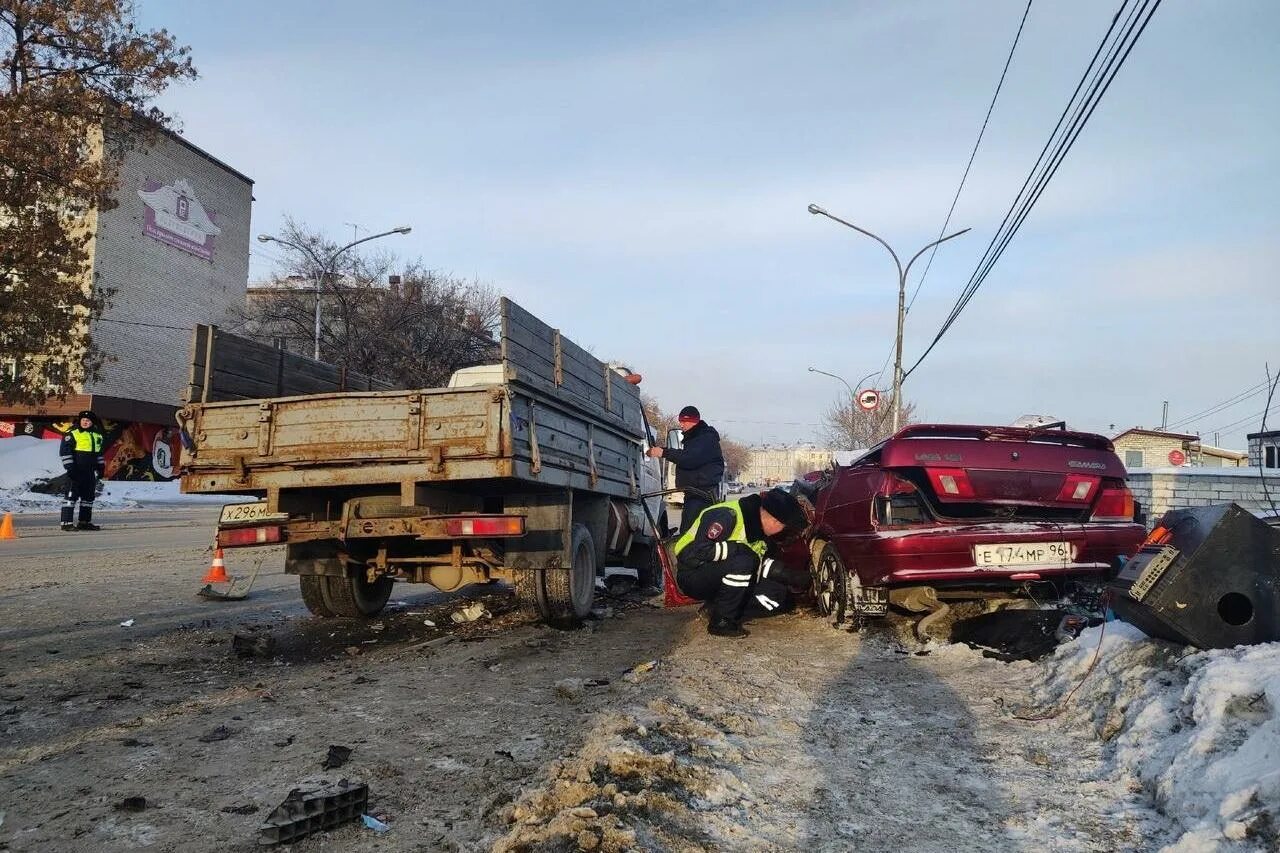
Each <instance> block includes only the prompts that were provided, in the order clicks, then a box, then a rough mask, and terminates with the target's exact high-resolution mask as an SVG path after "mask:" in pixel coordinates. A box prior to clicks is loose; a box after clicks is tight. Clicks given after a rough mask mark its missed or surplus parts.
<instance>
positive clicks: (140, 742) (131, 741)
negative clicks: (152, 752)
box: [120, 737, 154, 747]
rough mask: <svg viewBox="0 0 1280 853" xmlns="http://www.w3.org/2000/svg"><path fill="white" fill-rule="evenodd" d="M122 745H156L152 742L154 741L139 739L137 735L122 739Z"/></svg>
mask: <svg viewBox="0 0 1280 853" xmlns="http://www.w3.org/2000/svg"><path fill="white" fill-rule="evenodd" d="M120 745H121V746H134V747H141V746H154V744H152V743H151V741H148V740H138V739H137V738H136V737H127V738H125V739H124V740H122V741H120Z"/></svg>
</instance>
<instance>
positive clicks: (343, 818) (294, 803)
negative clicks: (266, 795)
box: [258, 779, 369, 844]
mask: <svg viewBox="0 0 1280 853" xmlns="http://www.w3.org/2000/svg"><path fill="white" fill-rule="evenodd" d="M368 807H369V786H368V785H364V784H359V785H352V784H351V783H350V782H347V780H345V779H343V780H341V781H339V782H338V784H337V785H335V786H332V787H329V788H322V789H319V790H313V791H303V790H301V789H299V788H294V789H293V790H292V791H290V792H289V795H288V796H287V797H285V799H284V802H282V803H281V804H280V805H278V806H276V807H275V809H273V810H272V812H271V814H269V815H268V816H267V819H266V820H265V821H264V822H263V824H262V826H260V827H259V828H258V842H259V843H260V844H292V843H293V842H295V841H298V840H299V839H302V838H305V837H307V836H308V835H310V834H312V833H313V832H320V831H321V830H325V829H331V828H333V827H335V826H340V825H341V824H344V823H348V822H350V821H353V820H357V819H359V818H360V817H361V816H362V815H363V814H364V812H365V809H367V808H368Z"/></svg>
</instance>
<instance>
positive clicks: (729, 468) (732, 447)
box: [720, 435, 751, 480]
mask: <svg viewBox="0 0 1280 853" xmlns="http://www.w3.org/2000/svg"><path fill="white" fill-rule="evenodd" d="M720 452H721V453H723V454H724V476H725V477H726V478H727V479H729V480H736V479H738V475H739V474H741V473H742V472H743V470H745V469H746V467H747V463H748V462H749V461H751V450H750V449H749V448H748V447H747V446H746V445H745V444H742V443H740V442H737V441H734V440H733V439H732V438H729V437H728V436H725V435H722V436H720Z"/></svg>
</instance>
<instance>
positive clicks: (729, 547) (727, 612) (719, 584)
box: [673, 489, 808, 639]
mask: <svg viewBox="0 0 1280 853" xmlns="http://www.w3.org/2000/svg"><path fill="white" fill-rule="evenodd" d="M807 524H808V518H807V517H806V516H805V513H804V510H803V509H802V508H801V506H800V503H799V501H797V500H796V499H795V498H794V497H793V496H792V495H791V494H790V493H789V492H786V491H783V490H782V489H772V490H770V491H768V492H765V493H764V494H763V495H747V496H746V497H743V498H738V499H737V500H730V501H725V502H723V503H718V504H713V505H712V506H709V507H707V508H706V509H705V510H703V511H702V514H701V515H699V516H698V519H697V521H695V522H694V523H693V525H692V526H690V527H689V529H688V530H687V531H685V533H684V534H683V535H682V536H681V537H680V538H679V539H677V540H676V544H675V547H674V548H673V551H674V552H675V555H676V582H677V583H678V584H679V585H680V589H681V591H683V592H684V593H685V595H688V596H689V597H690V598H696V599H698V600H699V601H705V602H706V603H707V609H708V611H709V612H710V615H711V620H710V622H709V624H708V625H707V631H708V632H709V633H711V634H714V635H715V636H717V637H732V638H734V639H738V638H741V637H745V636H747V632H746V631H745V630H743V628H742V616H743V613H744V612H745V611H746V609H747V606H748V604H749V603H750V602H751V597H750V596H751V594H752V592H753V591H756V590H757V589H759V588H765V587H767V588H768V589H769V590H770V592H761V593H760V596H761V597H760V598H759V604H760V606H761V608H762V609H763V610H764V612H774V611H775V610H777V609H778V608H779V607H780V605H781V602H780V601H778V599H777V598H774V597H772V595H773V593H772V589H773V588H774V587H775V586H777V584H776V583H774V582H773V579H772V578H764V577H763V570H766V569H767V568H768V567H769V565H770V563H771V562H772V561H769V560H766V559H765V553H766V552H767V551H768V549H769V542H768V539H769V537H771V536H779V535H780V534H782V533H784V532H785V531H787V530H792V531H800V530H803V529H804V528H805V526H806V525H807ZM765 599H767V600H768V602H769V603H766V601H765Z"/></svg>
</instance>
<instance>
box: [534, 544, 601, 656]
mask: <svg viewBox="0 0 1280 853" xmlns="http://www.w3.org/2000/svg"><path fill="white" fill-rule="evenodd" d="M569 559H570V568H569V569H568V570H567V571H566V570H564V569H549V570H547V571H533V572H529V573H528V574H529V575H531V577H530V578H528V579H527V580H530V581H532V585H533V599H534V602H535V605H536V606H537V609H538V615H539V616H540V617H542V620H543V621H544V622H546V623H547V624H548V625H551V626H552V627H555V628H562V629H566V630H567V629H569V628H576V627H578V626H579V625H581V624H582V620H583V619H584V618H585V617H586V616H587V614H589V613H590V612H591V605H592V604H593V603H594V602H595V595H596V543H595V539H594V538H592V536H591V531H590V530H589V529H588V528H587V526H586V525H585V524H575V525H573V532H572V534H571V536H570V539H569Z"/></svg>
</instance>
